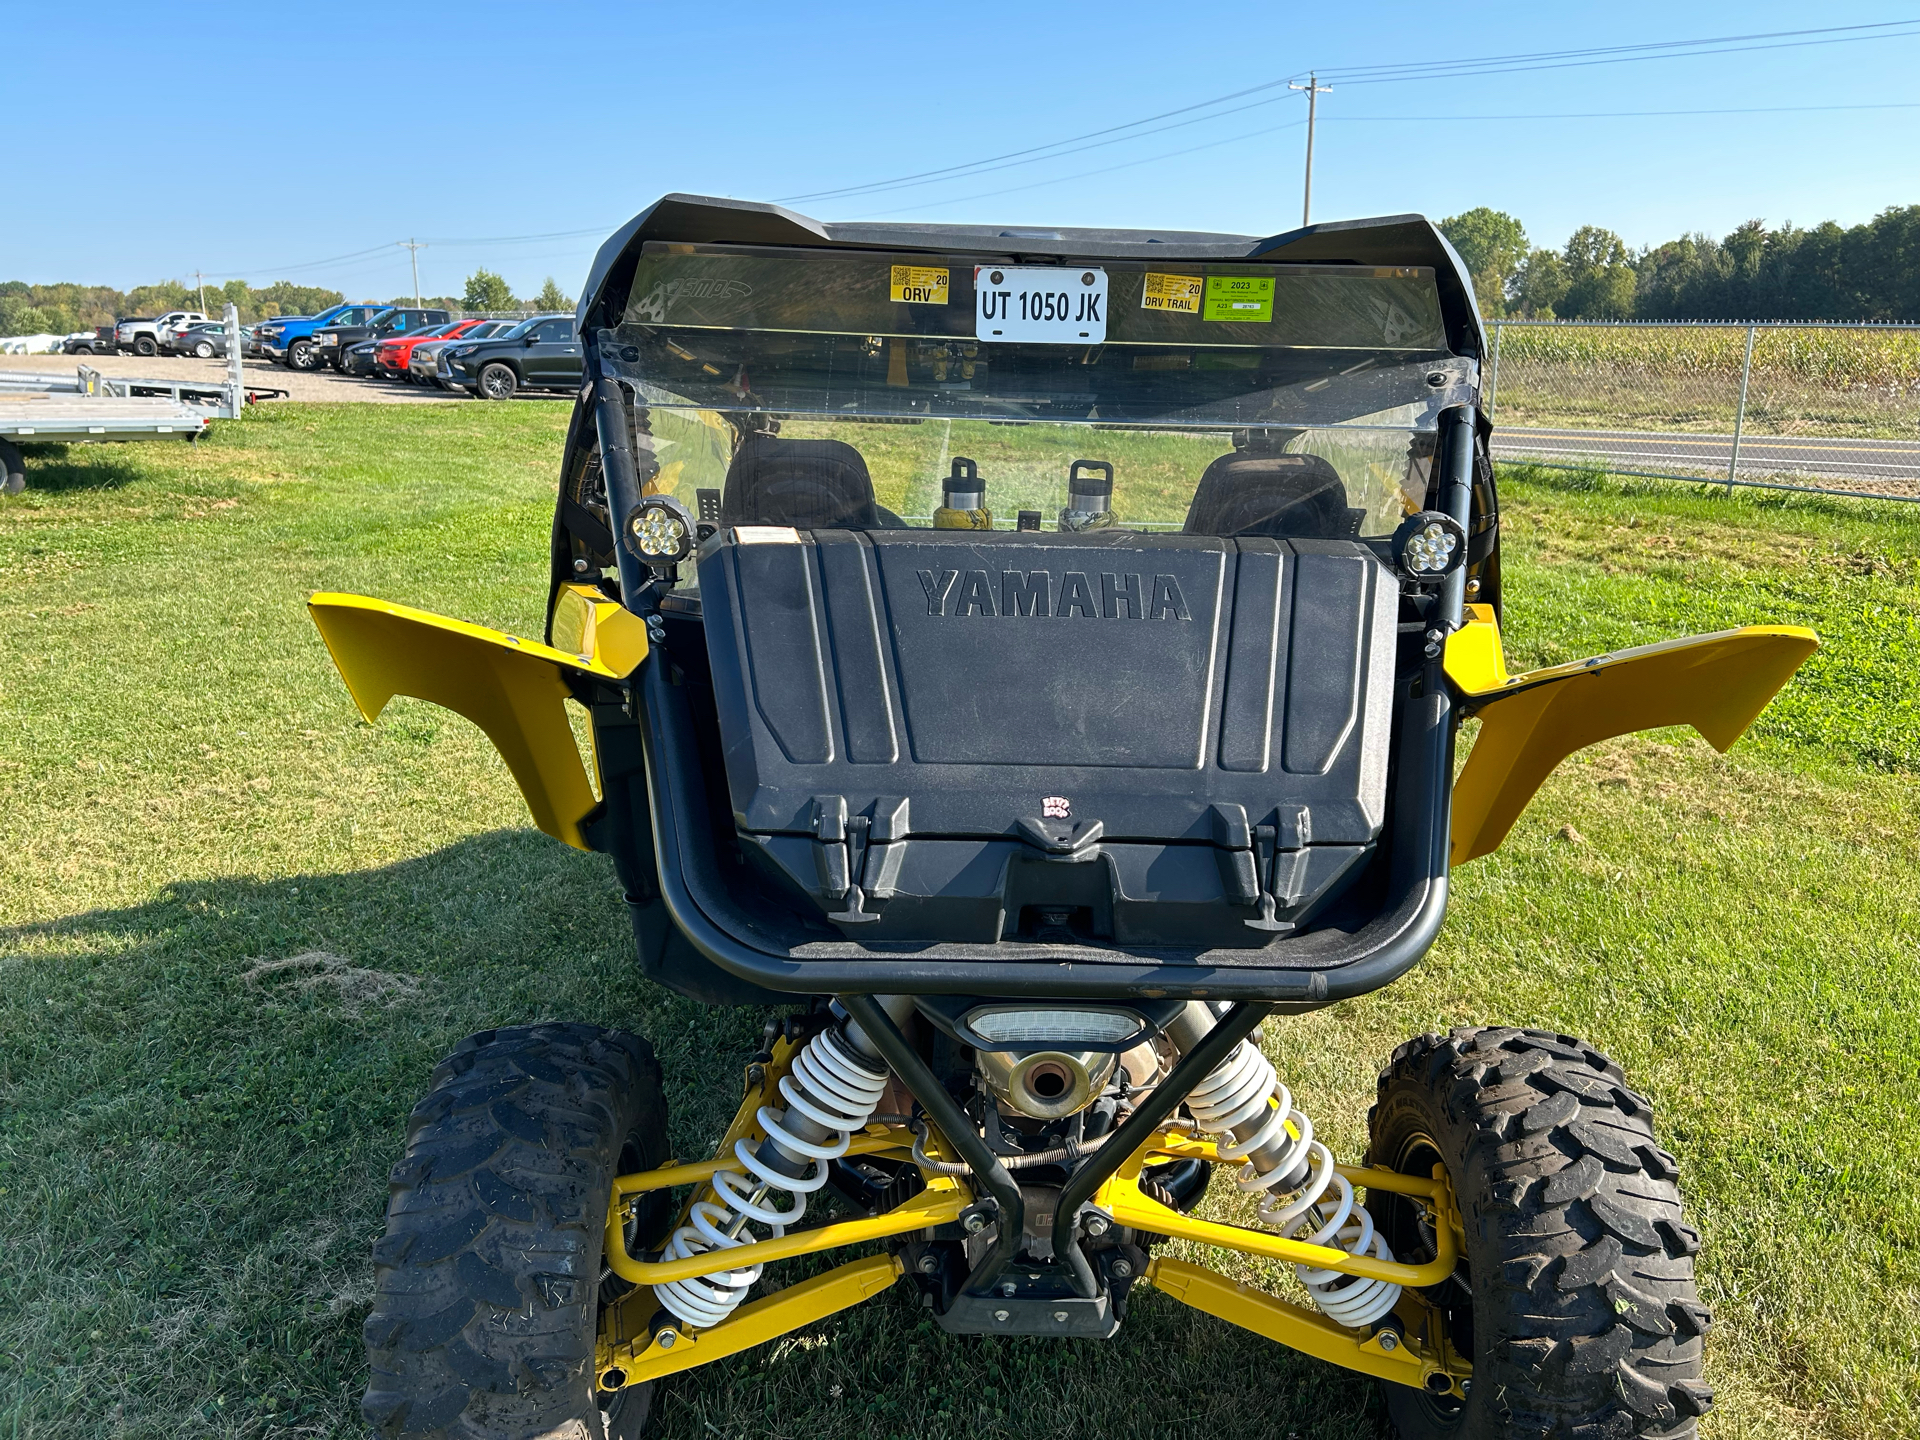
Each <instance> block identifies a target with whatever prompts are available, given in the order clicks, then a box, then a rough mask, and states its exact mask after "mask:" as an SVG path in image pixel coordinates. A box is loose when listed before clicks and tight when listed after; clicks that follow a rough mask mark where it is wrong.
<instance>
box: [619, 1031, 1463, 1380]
mask: <svg viewBox="0 0 1920 1440" xmlns="http://www.w3.org/2000/svg"><path fill="white" fill-rule="evenodd" d="M800 1048H801V1047H800V1045H798V1044H796V1043H794V1042H791V1041H788V1040H786V1039H784V1038H782V1039H780V1040H778V1041H776V1042H775V1044H774V1046H773V1048H772V1050H771V1052H770V1054H771V1056H772V1059H771V1061H769V1062H763V1063H761V1064H757V1065H754V1066H751V1067H749V1069H748V1072H747V1085H746V1093H745V1096H744V1098H743V1099H742V1100H741V1102H740V1108H739V1109H738V1110H737V1111H736V1112H735V1114H734V1120H733V1124H732V1125H731V1126H729V1127H728V1129H727V1133H726V1135H725V1136H724V1137H723V1138H722V1140H721V1142H720V1144H719V1146H718V1147H716V1151H715V1155H714V1158H713V1159H710V1160H701V1161H694V1162H689V1163H678V1162H676V1163H672V1164H668V1165H663V1166H660V1167H658V1168H656V1169H653V1170H646V1171H641V1172H638V1173H636V1174H632V1175H622V1176H620V1177H618V1178H617V1179H615V1180H614V1182H613V1189H612V1193H611V1195H610V1197H609V1201H608V1205H607V1224H606V1247H605V1250H606V1263H607V1266H608V1268H610V1269H611V1270H612V1271H613V1272H614V1273H615V1274H616V1275H619V1276H620V1277H621V1278H622V1279H625V1280H628V1281H630V1282H632V1283H633V1284H634V1285H635V1286H636V1287H637V1288H636V1289H635V1290H633V1291H632V1292H631V1293H630V1294H628V1295H626V1296H624V1297H622V1299H621V1300H620V1301H619V1302H618V1303H617V1304H616V1305H614V1306H611V1307H609V1309H608V1311H607V1313H606V1315H605V1316H604V1317H603V1319H602V1327H601V1332H600V1336H599V1340H598V1344H597V1349H596V1358H595V1373H596V1374H597V1375H598V1376H599V1377H600V1385H601V1388H602V1389H607V1390H615V1389H619V1388H620V1387H621V1386H622V1385H637V1384H641V1383H643V1382H645V1381H648V1380H654V1379H658V1378H659V1377H660V1376H662V1375H671V1374H674V1373H675V1372H677V1371H681V1370H686V1369H690V1368H692V1367H693V1366H696V1365H703V1364H705V1363H706V1362H708V1361H710V1360H718V1359H721V1358H723V1357H725V1356H728V1355H737V1354H739V1353H740V1352H741V1351H743V1350H748V1349H751V1348H752V1347H753V1346H755V1345H760V1344H763V1343H765V1342H766V1341H768V1340H773V1339H777V1338H778V1337H780V1336H781V1335H784V1334H787V1333H789V1332H790V1331H792V1330H795V1329H798V1328H799V1327H801V1326H803V1325H808V1324H812V1323H813V1322H814V1321H816V1320H820V1319H823V1318H824V1317H826V1316H828V1315H832V1314H835V1313H837V1312H838V1311H841V1310H845V1309H848V1308H850V1307H851V1306H854V1305H857V1304H859V1303H860V1302H861V1301H863V1300H866V1299H870V1298H871V1297H872V1296H874V1295H877V1294H879V1293H880V1292H881V1291H882V1290H884V1289H886V1288H887V1287H888V1286H889V1285H891V1284H892V1283H893V1281H894V1280H895V1279H896V1278H898V1277H899V1276H900V1275H901V1274H902V1273H904V1272H903V1270H902V1268H901V1265H900V1262H899V1261H898V1259H897V1258H896V1257H893V1256H876V1257H873V1258H871V1259H867V1260H855V1261H852V1262H849V1263H848V1264H845V1265H842V1266H839V1267H838V1268H837V1269H834V1270H831V1271H829V1272H827V1273H826V1274H824V1275H819V1276H815V1277H813V1278H812V1279H810V1280H806V1281H802V1282H801V1283H799V1284H797V1285H793V1286H790V1287H789V1288H787V1289H785V1290H781V1291H777V1292H776V1293H774V1294H773V1295H770V1296H767V1297H765V1298H763V1299H761V1300H756V1301H751V1302H749V1303H748V1304H745V1305H743V1306H741V1307H740V1308H739V1309H738V1310H736V1311H735V1312H734V1313H733V1315H731V1316H730V1317H728V1319H727V1320H726V1321H725V1322H723V1323H722V1324H720V1325H716V1326H714V1327H713V1328H712V1329H710V1330H695V1329H693V1328H691V1327H689V1326H687V1325H684V1324H681V1323H679V1322H674V1323H672V1324H668V1325H665V1326H663V1327H661V1328H660V1329H659V1330H658V1331H654V1330H651V1329H650V1328H649V1327H650V1325H651V1323H652V1320H653V1317H654V1316H655V1315H656V1314H657V1313H658V1311H659V1308H660V1307H659V1305H658V1304H657V1302H656V1301H655V1300H654V1297H653V1291H652V1288H651V1287H652V1286H654V1285H665V1284H669V1283H671V1282H672V1281H675V1280H683V1279H687V1278H689V1277H691V1276H694V1275H699V1274H702V1273H704V1272H707V1271H710V1270H711V1269H712V1268H713V1266H714V1264H715V1258H714V1256H712V1255H711V1254H707V1255H697V1256H694V1257H692V1258H690V1259H687V1260H675V1261H652V1262H649V1261H644V1260H636V1259H635V1258H634V1257H633V1256H632V1255H631V1254H629V1253H628V1251H627V1247H626V1231H625V1220H626V1215H627V1213H628V1206H629V1204H630V1202H631V1201H632V1200H633V1198H634V1197H635V1196H638V1195H644V1194H647V1193H650V1192H653V1191H658V1190H664V1189H670V1188H673V1187H677V1186H681V1185H687V1186H691V1187H692V1188H691V1189H690V1190H689V1192H688V1195H687V1198H686V1200H685V1202H683V1204H682V1206H681V1210H680V1223H684V1222H685V1219H686V1213H687V1210H688V1209H689V1208H690V1207H691V1206H692V1204H693V1202H694V1201H695V1200H697V1199H699V1198H700V1197H701V1196H703V1195H705V1194H707V1193H709V1189H710V1187H708V1186H707V1185H706V1183H705V1182H707V1181H708V1180H710V1179H711V1178H712V1176H713V1174H714V1172H715V1171H717V1170H720V1169H722V1168H723V1167H725V1166H728V1165H730V1164H732V1163H733V1147H734V1143H735V1142H736V1141H738V1140H742V1139H746V1140H756V1139H759V1138H762V1130H761V1127H760V1124H759V1119H758V1113H759V1110H760V1107H761V1106H762V1105H766V1104H775V1103H777V1102H778V1095H779V1088H778V1087H779V1082H780V1077H781V1076H782V1075H784V1074H786V1073H787V1072H788V1070H789V1069H791V1067H792V1065H793V1061H794V1059H795V1057H796V1056H797V1055H798V1054H799V1052H800ZM913 1138H914V1137H913V1134H912V1132H911V1131H909V1130H907V1129H905V1128H903V1127H901V1126H897V1125H889V1124H880V1123H876V1124H874V1125H870V1126H869V1127H867V1129H866V1130H864V1131H862V1132H860V1133H858V1134H856V1135H854V1136H853V1137H852V1138H851V1140H850V1142H849V1144H848V1147H847V1153H848V1154H849V1155H876V1154H877V1155H886V1156H888V1157H889V1158H894V1159H908V1158H910V1157H911V1155H912V1144H913ZM927 1143H928V1145H929V1148H930V1149H932V1150H934V1151H936V1152H937V1151H939V1150H940V1149H941V1148H943V1147H941V1145H940V1140H939V1137H938V1135H937V1134H930V1135H929V1137H928V1142H927ZM1150 1159H1194V1160H1202V1161H1205V1162H1206V1163H1208V1164H1213V1165H1220V1164H1228V1163H1231V1162H1227V1161H1223V1160H1222V1159H1221V1158H1220V1154H1219V1150H1218V1148H1217V1147H1216V1145H1215V1144H1214V1142H1212V1141H1210V1140H1206V1139H1203V1138H1202V1137H1200V1136H1197V1135H1193V1134H1191V1133H1189V1132H1187V1131H1184V1130H1178V1129H1166V1130H1161V1131H1159V1132H1158V1133H1157V1134H1155V1135H1154V1136H1153V1138H1152V1139H1151V1140H1150V1141H1148V1143H1147V1144H1145V1145H1143V1146H1142V1147H1141V1148H1140V1149H1139V1150H1138V1151H1137V1152H1136V1153H1134V1154H1133V1155H1130V1156H1129V1157H1128V1158H1127V1160H1126V1162H1125V1163H1124V1164H1123V1165H1121V1167H1120V1168H1119V1170H1118V1171H1116V1172H1115V1173H1114V1175H1113V1176H1112V1177H1111V1178H1110V1179H1109V1180H1108V1181H1107V1183H1106V1184H1105V1185H1103V1186H1102V1187H1101V1188H1100V1190H1099V1191H1098V1192H1097V1193H1096V1194H1095V1196H1094V1201H1093V1203H1094V1204H1095V1205H1096V1206H1098V1207H1099V1208H1101V1209H1103V1210H1105V1211H1106V1212H1107V1213H1108V1214H1110V1215H1111V1216H1112V1217H1113V1218H1114V1220H1115V1222H1116V1223H1118V1224H1121V1225H1126V1226H1130V1227H1133V1228H1136V1229H1142V1230H1147V1231H1150V1232H1153V1233H1155V1234H1161V1235H1168V1236H1171V1237H1174V1238H1178V1239H1187V1240H1194V1241H1198V1242H1199V1243H1202V1244H1208V1245H1217V1246H1220V1247H1222V1248H1225V1249H1229V1250H1236V1251H1239V1252H1240V1253H1242V1254H1248V1255H1259V1256H1264V1257H1267V1258H1270V1259H1277V1260H1283V1261H1287V1262H1289V1263H1293V1264H1303V1265H1312V1266H1315V1267H1319V1268H1323V1269H1330V1270H1337V1271H1340V1272H1342V1273H1345V1274H1350V1275H1361V1276H1368V1277H1371V1278H1375V1279H1380V1280H1387V1281H1391V1282H1393V1283H1396V1284H1399V1285H1401V1286H1404V1287H1407V1288H1406V1290H1405V1293H1404V1294H1403V1295H1402V1296H1401V1301H1400V1304H1399V1305H1398V1306H1397V1307H1396V1311H1397V1313H1398V1315H1399V1318H1400V1320H1401V1325H1402V1329H1401V1332H1400V1334H1399V1335H1396V1336H1394V1337H1392V1338H1389V1339H1384V1340H1383V1338H1382V1336H1381V1335H1369V1334H1366V1333H1364V1332H1362V1331H1358V1330H1348V1329H1346V1328H1344V1327H1342V1326H1340V1325H1338V1324H1335V1323H1334V1322H1333V1321H1331V1320H1329V1319H1327V1318H1326V1317H1325V1316H1324V1315H1322V1314H1320V1313H1319V1312H1318V1311H1317V1310H1312V1309H1309V1308H1307V1307H1305V1306H1301V1305H1296V1304H1293V1303H1291V1302H1289V1301H1286V1300H1282V1299H1280V1298H1278V1297H1277V1296H1273V1295H1268V1294H1266V1293H1265V1292H1263V1291H1260V1290H1257V1289H1254V1288H1252V1287H1249V1286H1247V1285H1245V1284H1242V1283H1239V1282H1236V1281H1232V1280H1229V1279H1227V1278H1226V1277H1225V1276H1222V1275H1219V1274H1217V1273H1215V1272H1214V1271H1211V1270H1207V1269H1205V1268H1203V1267H1201V1266H1197V1265H1191V1264H1188V1263H1186V1262H1184V1261H1178V1260H1173V1259H1170V1258H1168V1257H1165V1256H1160V1257H1156V1258H1155V1259H1154V1260H1153V1261H1151V1262H1150V1263H1149V1265H1148V1267H1147V1270H1146V1272H1145V1274H1144V1276H1143V1278H1145V1279H1146V1280H1147V1281H1148V1282H1149V1283H1151V1284H1153V1285H1155V1286H1157V1287H1158V1288H1160V1289H1162V1290H1164V1291H1166V1293H1167V1294H1169V1295H1171V1296H1173V1298H1175V1299H1177V1300H1179V1301H1181V1302H1182V1303H1183V1304H1186V1305H1191V1306H1193V1307H1194V1308H1195V1309H1199V1310H1204V1311H1206V1312H1207V1313H1208V1314H1211V1315H1217V1316H1219V1317H1220V1318H1221V1319H1224V1320H1227V1321H1229V1322H1231V1323H1233V1324H1236V1325H1240V1326H1243V1327H1244V1328H1246V1329H1249V1330H1252V1331H1254V1332H1256V1333H1257V1334H1261V1335H1265V1336H1267V1337H1268V1338H1269V1339H1271V1340H1274V1341H1275V1342H1277V1343H1279V1344H1283V1345H1287V1346H1289V1347H1291V1348H1293V1349H1296V1350H1299V1351H1301V1352H1302V1353H1303V1354H1307V1355H1312V1356H1314V1357H1316V1358H1318V1359H1322V1360H1326V1361H1328V1362H1330V1363H1332V1364H1335V1365H1341V1366H1344V1367H1345V1368H1347V1369H1349V1370H1356V1371H1359V1372H1361V1373H1363V1374H1368V1375H1373V1376H1376V1377H1378V1378H1380V1379H1383V1380H1391V1381H1394V1382H1396V1383H1398V1384H1403V1385H1415V1386H1420V1385H1428V1384H1430V1383H1431V1381H1430V1377H1431V1376H1433V1375H1434V1374H1436V1373H1437V1374H1443V1375H1446V1376H1447V1377H1448V1385H1449V1387H1450V1388H1451V1390H1452V1392H1453V1393H1455V1394H1459V1393H1461V1390H1460V1384H1459V1382H1460V1381H1461V1380H1463V1379H1465V1378H1468V1377H1470V1376H1471V1374H1472V1370H1471V1367H1470V1366H1469V1365H1468V1364H1467V1363H1466V1362H1465V1361H1464V1360H1462V1359H1461V1358H1460V1357H1459V1356H1457V1355H1455V1354H1453V1353H1452V1351H1451V1350H1450V1349H1449V1348H1448V1346H1447V1343H1446V1337H1445V1332H1444V1328H1443V1326H1442V1325H1441V1324H1440V1322H1439V1316H1438V1312H1437V1311H1435V1310H1434V1309H1433V1307H1432V1306H1430V1305H1428V1304H1427V1303H1426V1301H1425V1300H1424V1299H1423V1298H1422V1297H1421V1296H1420V1295H1419V1294H1418V1293H1417V1287H1420V1286H1428V1285H1436V1284H1438V1283H1440V1281H1442V1280H1444V1279H1445V1278H1446V1277H1447V1276H1449V1275H1451V1274H1452V1273H1453V1271H1454V1267H1455V1265H1456V1264H1457V1263H1458V1259H1459V1253H1460V1244H1461V1240H1462V1235H1463V1232H1462V1224H1463V1222H1462V1220H1461V1218H1460V1211H1459V1207H1458V1205H1457V1204H1456V1203H1455V1201H1454V1197H1453V1191H1452V1188H1451V1187H1450V1186H1449V1185H1448V1183H1447V1179H1446V1175H1445V1172H1444V1171H1442V1170H1440V1169H1438V1168H1436V1169H1435V1171H1434V1174H1433V1176H1432V1178H1423V1177H1421V1176H1418V1175H1400V1174H1397V1173H1395V1172H1393V1171H1389V1170H1375V1169H1368V1168H1364V1167H1359V1166H1349V1165H1342V1166H1337V1167H1336V1168H1337V1169H1338V1170H1339V1172H1340V1174H1342V1175H1343V1176H1345V1177H1346V1178H1347V1179H1348V1180H1349V1181H1351V1182H1352V1183H1353V1184H1354V1185H1355V1186H1358V1187H1365V1188H1366V1189H1368V1190H1370V1191H1390V1192H1392V1193H1394V1194H1399V1195H1410V1196H1414V1197H1416V1198H1418V1199H1420V1200H1421V1201H1422V1202H1424V1203H1425V1204H1426V1205H1428V1206H1429V1207H1431V1209H1432V1211H1433V1214H1434V1220H1435V1223H1434V1226H1433V1229H1434V1234H1435V1237H1436V1241H1437V1244H1436V1250H1437V1254H1436V1255H1435V1258H1434V1259H1432V1260H1430V1261H1427V1262H1426V1263H1424V1264H1421V1265H1405V1264H1400V1263H1398V1262H1394V1261H1383V1260H1377V1259H1374V1258H1372V1257H1370V1256H1354V1255H1349V1254H1347V1253H1346V1252H1345V1251H1342V1250H1334V1249H1331V1248H1328V1247H1326V1246H1321V1245H1310V1244H1307V1243H1305V1242H1304V1241H1299V1240H1290V1239H1287V1238H1286V1237H1284V1236H1280V1235H1275V1234H1273V1233H1271V1232H1269V1231H1264V1230H1249V1229H1244V1228H1242V1227H1240V1226H1237V1225H1221V1224H1217V1223H1215V1222H1213V1221H1207V1220H1195V1219H1193V1218H1192V1217H1190V1216H1187V1215H1184V1214H1182V1213H1181V1212H1179V1211H1177V1210H1171V1209H1168V1208H1167V1207H1166V1206H1163V1205H1161V1204H1159V1203H1158V1202H1156V1201H1154V1200H1153V1199H1152V1198H1151V1197H1149V1196H1148V1195H1146V1194H1145V1193H1144V1192H1143V1191H1141V1189H1140V1186H1139V1179H1140V1174H1141V1171H1142V1170H1143V1169H1144V1167H1145V1166H1146V1164H1147V1163H1148V1161H1149V1160H1150ZM926 1178H927V1188H926V1189H925V1190H923V1191H922V1192H921V1193H920V1194H919V1195H917V1196H915V1197H914V1198H913V1199H912V1200H909V1201H907V1202H906V1203H905V1204H903V1205H901V1206H899V1207H897V1208H896V1209H893V1210H890V1211H888V1212H887V1213H886V1214H884V1215H878V1216H872V1217H866V1218H862V1219H856V1220H847V1221H840V1222H836V1223H834V1224H831V1225H821V1226H816V1227H814V1228H811V1229H806V1230H801V1231H798V1232H796V1233H794V1234H791V1235H786V1236H782V1237H780V1238H779V1239H775V1240H762V1241H758V1242H756V1243H753V1244H749V1245H742V1246H740V1247H738V1248H737V1249H733V1250H729V1251H727V1252H726V1253H725V1264H726V1265H727V1267H728V1268H739V1269H745V1268H748V1267H751V1266H754V1265H760V1264H765V1263H768V1262H771V1261H775V1260H787V1259H793V1258H794V1257H796V1256H800V1255H813V1254H818V1253H821V1252H823V1251H826V1250H831V1249H835V1248H838V1247H840V1246H843V1245H853V1244H860V1243H863V1242H869V1241H873V1240H878V1239H884V1238H887V1237H889V1236H894V1235H904V1234H908V1233H911V1232H913V1231H930V1230H931V1229H932V1228H933V1227H934V1226H936V1225H942V1224H947V1223H949V1222H951V1221H954V1220H957V1219H958V1218H959V1217H960V1214H961V1213H962V1211H964V1210H965V1208H966V1207H967V1206H968V1205H970V1204H971V1203H972V1202H973V1198H974V1196H973V1192H972V1190H971V1188H970V1187H969V1186H968V1185H967V1184H966V1182H965V1181H964V1180H962V1179H959V1178H957V1177H954V1176H950V1175H945V1174H939V1173H931V1174H928V1175H927V1177H926Z"/></svg>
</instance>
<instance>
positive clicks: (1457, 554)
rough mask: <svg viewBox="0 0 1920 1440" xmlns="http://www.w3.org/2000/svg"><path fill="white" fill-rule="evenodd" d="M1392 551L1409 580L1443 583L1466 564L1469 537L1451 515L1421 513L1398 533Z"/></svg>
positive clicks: (1408, 519)
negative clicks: (1438, 581) (1441, 581)
mask: <svg viewBox="0 0 1920 1440" xmlns="http://www.w3.org/2000/svg"><path fill="white" fill-rule="evenodd" d="M1393 549H1394V554H1395V556H1396V557H1397V558H1398V559H1399V562H1400V570H1401V572H1402V573H1403V574H1404V575H1405V576H1406V577H1407V578H1408V579H1409V580H1422V581H1435V580H1444V579H1445V578H1446V577H1447V576H1448V575H1450V574H1452V573H1453V572H1454V571H1455V570H1457V569H1458V568H1459V567H1460V566H1461V564H1462V563H1464V562H1465V560H1466V557H1467V535H1466V531H1464V530H1462V529H1461V528H1460V522H1459V521H1457V520H1455V519H1454V518H1453V517H1452V516H1451V515H1447V514H1444V513H1442V512H1441V511H1438V510H1422V511H1421V512H1420V513H1419V514H1418V515H1411V516H1409V517H1408V518H1407V520H1406V521H1405V523H1403V524H1402V525H1401V526H1400V528H1399V530H1398V531H1396V532H1395V534H1394V537H1393Z"/></svg>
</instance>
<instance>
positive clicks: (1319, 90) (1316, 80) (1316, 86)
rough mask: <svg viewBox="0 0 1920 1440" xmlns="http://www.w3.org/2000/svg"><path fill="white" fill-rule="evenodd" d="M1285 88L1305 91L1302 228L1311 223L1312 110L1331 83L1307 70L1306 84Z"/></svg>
mask: <svg viewBox="0 0 1920 1440" xmlns="http://www.w3.org/2000/svg"><path fill="white" fill-rule="evenodd" d="M1287 89H1289V90H1304V91H1306V92H1307V191H1306V195H1305V197H1304V198H1303V199H1302V200H1301V201H1300V225H1301V228H1302V229H1304V228H1306V227H1307V226H1308V225H1311V224H1312V223H1313V118H1314V111H1315V110H1316V109H1318V108H1319V100H1320V97H1321V96H1322V95H1324V94H1326V93H1327V92H1328V91H1329V90H1331V89H1333V87H1332V86H1331V85H1322V84H1321V83H1320V77H1319V76H1318V75H1316V74H1315V73H1314V72H1313V71H1311V70H1309V71H1308V72H1307V83H1306V84H1304V85H1289V86H1287Z"/></svg>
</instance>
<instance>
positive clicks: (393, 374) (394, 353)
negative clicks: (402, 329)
mask: <svg viewBox="0 0 1920 1440" xmlns="http://www.w3.org/2000/svg"><path fill="white" fill-rule="evenodd" d="M481 323H482V322H481V321H479V320H455V321H453V322H451V323H450V324H446V325H429V326H427V327H426V328H425V329H424V330H410V331H408V332H407V333H406V334H404V335H395V336H394V337H393V338H392V339H390V340H382V341H381V342H380V343H379V344H378V345H376V346H374V347H373V373H374V374H376V375H378V376H380V377H382V378H383V379H387V380H410V379H412V378H413V377H412V376H410V375H408V373H407V362H408V361H409V360H411V359H412V358H413V347H414V346H416V345H418V344H419V343H420V342H421V341H422V340H455V339H458V338H459V337H460V336H462V335H464V334H466V333H467V331H469V330H471V329H473V327H474V326H476V325H479V324H481Z"/></svg>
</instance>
